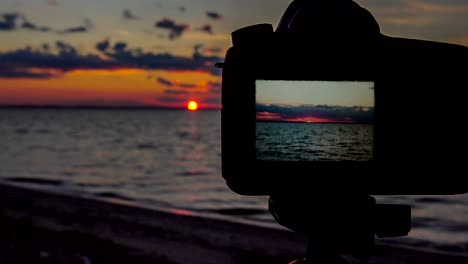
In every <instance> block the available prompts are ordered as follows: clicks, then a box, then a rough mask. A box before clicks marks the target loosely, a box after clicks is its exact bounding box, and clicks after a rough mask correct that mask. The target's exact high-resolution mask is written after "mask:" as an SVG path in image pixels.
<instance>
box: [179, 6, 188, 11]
mask: <svg viewBox="0 0 468 264" xmlns="http://www.w3.org/2000/svg"><path fill="white" fill-rule="evenodd" d="M179 11H180V12H185V11H187V8H186V7H185V6H180V7H179Z"/></svg>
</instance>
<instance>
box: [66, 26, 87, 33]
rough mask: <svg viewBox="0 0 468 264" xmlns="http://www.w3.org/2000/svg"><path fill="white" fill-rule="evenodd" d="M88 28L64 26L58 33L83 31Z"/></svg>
mask: <svg viewBox="0 0 468 264" xmlns="http://www.w3.org/2000/svg"><path fill="white" fill-rule="evenodd" d="M88 30H89V29H88V28H87V27H85V26H78V27H71V28H66V29H64V30H61V31H59V33H62V34H68V33H84V32H88Z"/></svg>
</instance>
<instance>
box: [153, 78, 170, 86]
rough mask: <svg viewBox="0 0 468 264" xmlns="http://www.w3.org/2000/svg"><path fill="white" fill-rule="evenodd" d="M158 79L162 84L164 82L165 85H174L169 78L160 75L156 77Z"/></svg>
mask: <svg viewBox="0 0 468 264" xmlns="http://www.w3.org/2000/svg"><path fill="white" fill-rule="evenodd" d="M156 81H157V82H158V83H161V84H164V85H167V86H172V85H174V84H173V83H172V82H171V81H169V80H167V79H164V78H163V77H158V78H157V79H156Z"/></svg>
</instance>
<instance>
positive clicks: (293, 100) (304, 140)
mask: <svg viewBox="0 0 468 264" xmlns="http://www.w3.org/2000/svg"><path fill="white" fill-rule="evenodd" d="M255 86H256V87H255V88H256V95H255V98H256V135H255V136H256V140H255V141H256V142H255V145H256V158H257V159H258V160H266V161H268V160H271V161H369V160H372V159H373V156H374V82H372V81H273V80H256V82H255Z"/></svg>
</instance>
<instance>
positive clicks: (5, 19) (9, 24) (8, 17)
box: [0, 13, 20, 31]
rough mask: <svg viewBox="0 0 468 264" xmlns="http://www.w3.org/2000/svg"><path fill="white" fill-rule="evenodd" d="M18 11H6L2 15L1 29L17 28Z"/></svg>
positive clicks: (0, 19)
mask: <svg viewBox="0 0 468 264" xmlns="http://www.w3.org/2000/svg"><path fill="white" fill-rule="evenodd" d="M19 16H20V15H19V14H17V13H4V14H2V15H1V16H0V31H12V30H15V29H16V20H17V19H18V18H19Z"/></svg>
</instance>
